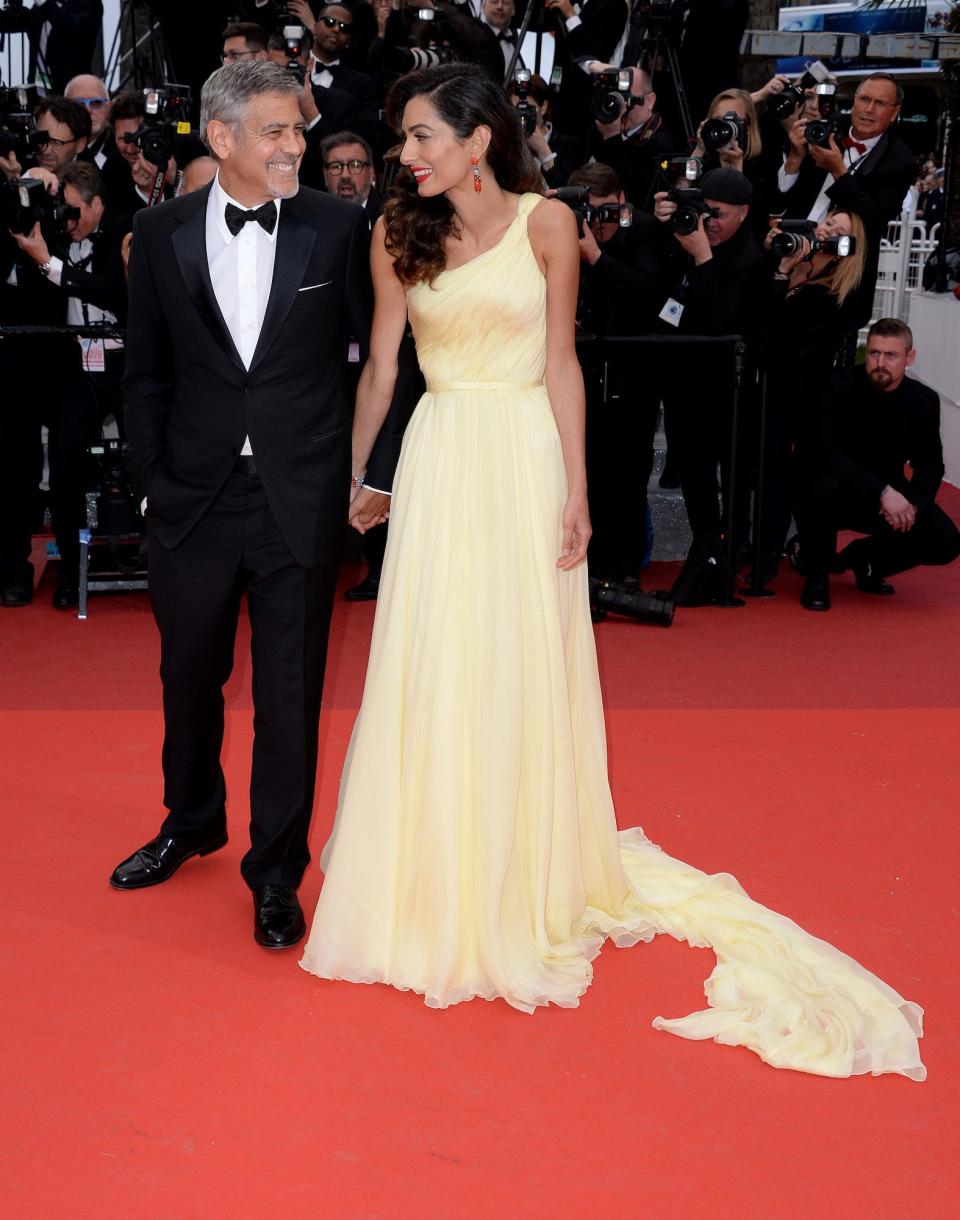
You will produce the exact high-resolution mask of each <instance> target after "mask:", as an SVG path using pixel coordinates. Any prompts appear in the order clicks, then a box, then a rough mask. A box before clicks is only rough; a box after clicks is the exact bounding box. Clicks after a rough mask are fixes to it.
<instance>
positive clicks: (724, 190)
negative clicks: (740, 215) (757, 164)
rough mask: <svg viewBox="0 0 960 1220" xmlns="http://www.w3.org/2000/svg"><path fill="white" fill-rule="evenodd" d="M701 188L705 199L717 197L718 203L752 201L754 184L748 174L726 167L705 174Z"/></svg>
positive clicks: (701, 180) (701, 181)
mask: <svg viewBox="0 0 960 1220" xmlns="http://www.w3.org/2000/svg"><path fill="white" fill-rule="evenodd" d="M700 190H701V192H702V194H703V197H704V199H715V200H716V201H717V203H750V202H752V200H753V184H752V183H751V181H750V179H749V178H748V177H747V176H746V174H741V173H740V171H739V170H736V169H727V168H726V167H724V168H723V169H712V170H710V171H709V172H708V173H706V174H704V175H703V177H702V178H701V179H700Z"/></svg>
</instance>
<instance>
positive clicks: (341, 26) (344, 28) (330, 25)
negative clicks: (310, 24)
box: [320, 17, 353, 34]
mask: <svg viewBox="0 0 960 1220" xmlns="http://www.w3.org/2000/svg"><path fill="white" fill-rule="evenodd" d="M320 20H321V21H322V22H323V24H324V25H325V26H326V27H327V29H328V30H339V31H340V33H341V34H349V33H350V31H351V30H352V29H353V22H352V21H338V20H337V19H336V17H321V18H320Z"/></svg>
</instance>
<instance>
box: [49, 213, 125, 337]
mask: <svg viewBox="0 0 960 1220" xmlns="http://www.w3.org/2000/svg"><path fill="white" fill-rule="evenodd" d="M129 231H130V225H129V223H128V224H126V225H125V226H122V227H119V228H116V229H111V230H110V231H109V232H107V233H104V235H103V242H104V247H103V248H102V249H101V250H99V251H97V252H96V253H95V254H94V257H93V260H92V261H91V264H90V270H89V271H84V270H81V269H80V268H78V267H72V266H70V264H69V263H66V262H65V263H64V265H63V274H62V275H61V277H60V286H61V288H63V289H65V290H66V293H67V295H68V296H72V297H79V298H80V300H81V301H86V302H88V303H89V304H90V305H96V306H97V308H98V309H108V310H109V311H110V312H111V313H112V314H113V315H114V316H115V317H116V318H117V321H118V322H120V323H121V324H122V323H123V321H124V319H125V318H126V316H127V284H126V279H125V277H124V274H123V258H122V257H121V254H120V245H121V242H122V241H123V237H124V234H125V233H128V232H129Z"/></svg>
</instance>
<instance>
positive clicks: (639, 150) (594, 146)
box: [589, 68, 675, 208]
mask: <svg viewBox="0 0 960 1220" xmlns="http://www.w3.org/2000/svg"><path fill="white" fill-rule="evenodd" d="M626 71H628V72H629V73H630V86H629V90H628V93H627V95H626V96H624V97H621V98H620V99H619V108H620V113H619V114H617V113H616V110H617V107H618V99H617V94H616V91H611V90H607V89H604V86H603V84H602V81H600V80H598V79H597V78H595V84H594V99H593V109H594V113H595V115H596V112H597V111H598V110H600V109H602V110H603V111H604V112H605V113H606V112H607V111H611V110H612V111H613V112H614V113H613V116H612V117H611V118H609V119H606V118H601V117H595V120H594V130H593V132H592V133H591V136H590V145H589V153H590V156H591V157H593V158H594V160H596V161H601V162H602V163H603V164H604V165H609V166H610V167H611V169H614V170H616V172H617V174H618V175H619V176H620V181H621V182H622V183H623V189H624V191H625V192H626V196H627V198H628V199H629V200H630V202H631V203H632V204H633V205H634V206H635V207H638V208H649V206H650V202H651V195H652V192H653V183H654V180H655V179H656V176H657V170H658V167H659V165H660V162H661V161H662V160H663V159H664V157H669V156H670V154H671V153H672V152H673V151H674V149H675V143H674V138H673V134H672V133H671V131H670V129H669V128H668V127H666V126H665V124H664V122H663V119H662V118H661V116H660V115H659V114H658V113H657V111H656V105H657V95H656V93H655V92H654V89H653V82H652V81H651V79H650V75H649V73H647V72H645V71H644V70H643V69H642V68H628V69H626Z"/></svg>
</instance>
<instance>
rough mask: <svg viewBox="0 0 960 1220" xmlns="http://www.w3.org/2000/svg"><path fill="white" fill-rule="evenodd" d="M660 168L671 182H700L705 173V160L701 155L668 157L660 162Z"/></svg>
mask: <svg viewBox="0 0 960 1220" xmlns="http://www.w3.org/2000/svg"><path fill="white" fill-rule="evenodd" d="M660 169H661V171H662V173H663V174H664V175H665V177H666V178H667V179H668V181H669V182H670V183H674V182H678V181H682V182H699V181H700V178H701V176H702V174H703V162H702V161H701V160H700V158H699V157H683V156H680V157H667V159H666V160H664V161H661V162H660Z"/></svg>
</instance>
